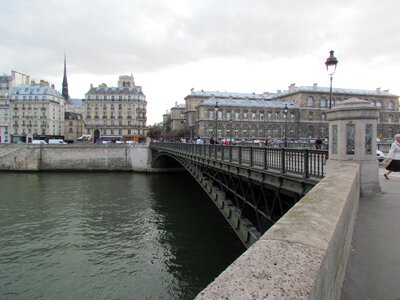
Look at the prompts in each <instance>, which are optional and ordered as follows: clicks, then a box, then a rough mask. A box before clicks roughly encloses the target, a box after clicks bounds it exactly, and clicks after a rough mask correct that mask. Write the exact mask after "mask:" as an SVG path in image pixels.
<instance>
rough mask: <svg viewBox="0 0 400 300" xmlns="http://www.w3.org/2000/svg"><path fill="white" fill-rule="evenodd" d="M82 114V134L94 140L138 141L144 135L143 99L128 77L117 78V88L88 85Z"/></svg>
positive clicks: (145, 106)
mask: <svg viewBox="0 0 400 300" xmlns="http://www.w3.org/2000/svg"><path fill="white" fill-rule="evenodd" d="M83 112H84V113H83V121H84V131H85V132H84V133H86V134H91V135H92V136H93V137H94V140H98V139H103V140H123V139H135V140H138V139H140V138H142V137H144V136H145V135H146V121H147V116H146V112H147V102H146V96H145V95H144V94H143V91H142V87H141V86H137V85H135V81H134V78H133V76H132V75H130V76H120V77H119V81H118V86H117V87H107V85H106V84H104V83H103V84H101V85H99V86H98V87H93V85H91V86H90V89H89V91H88V92H87V93H86V95H85V99H84V100H83Z"/></svg>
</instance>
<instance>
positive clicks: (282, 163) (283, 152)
mask: <svg viewBox="0 0 400 300" xmlns="http://www.w3.org/2000/svg"><path fill="white" fill-rule="evenodd" d="M285 169H286V167H285V148H281V172H282V174H284V173H285V171H286V170H285Z"/></svg>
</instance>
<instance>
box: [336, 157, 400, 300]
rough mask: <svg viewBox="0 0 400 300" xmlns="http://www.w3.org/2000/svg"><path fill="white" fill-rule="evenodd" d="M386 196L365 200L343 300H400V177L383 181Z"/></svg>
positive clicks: (362, 200)
mask: <svg viewBox="0 0 400 300" xmlns="http://www.w3.org/2000/svg"><path fill="white" fill-rule="evenodd" d="M384 165H385V163H381V164H380V168H379V182H380V186H381V190H382V193H381V194H379V195H377V196H374V197H371V198H362V199H360V203H359V211H358V215H357V219H356V224H355V227H354V233H353V239H352V244H351V250H350V256H349V261H348V265H347V270H346V276H345V280H344V284H343V289H342V297H341V299H355V300H362V299H370V300H375V299H376V300H386V299H388V300H389V299H390V300H400V173H391V174H390V179H389V180H386V179H385V178H384V177H383V173H384V172H385V169H384Z"/></svg>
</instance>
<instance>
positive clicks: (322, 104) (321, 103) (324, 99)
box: [319, 97, 327, 108]
mask: <svg viewBox="0 0 400 300" xmlns="http://www.w3.org/2000/svg"><path fill="white" fill-rule="evenodd" d="M326 104H327V101H326V98H325V97H322V98H321V99H320V104H319V105H320V106H321V108H326V107H327V105H326Z"/></svg>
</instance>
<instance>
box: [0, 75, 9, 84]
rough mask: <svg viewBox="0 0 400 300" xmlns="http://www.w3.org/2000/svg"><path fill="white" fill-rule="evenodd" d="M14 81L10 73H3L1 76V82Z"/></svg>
mask: <svg viewBox="0 0 400 300" xmlns="http://www.w3.org/2000/svg"><path fill="white" fill-rule="evenodd" d="M10 81H12V77H11V76H9V75H2V76H0V83H7V82H10Z"/></svg>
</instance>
